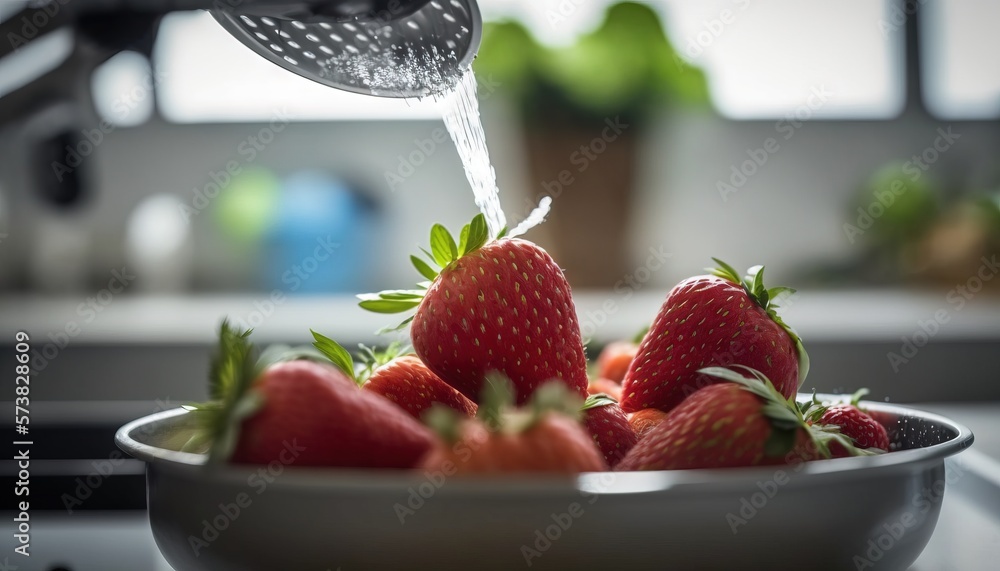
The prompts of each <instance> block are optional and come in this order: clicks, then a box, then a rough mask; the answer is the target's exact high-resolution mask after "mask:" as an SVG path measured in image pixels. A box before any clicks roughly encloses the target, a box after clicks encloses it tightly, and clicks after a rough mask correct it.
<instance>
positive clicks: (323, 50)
mask: <svg viewBox="0 0 1000 571" xmlns="http://www.w3.org/2000/svg"><path fill="white" fill-rule="evenodd" d="M319 51H321V52H323V53H325V54H326V55H328V56H332V55H333V50H331V49H330V48H328V47H326V46H320V47H319Z"/></svg>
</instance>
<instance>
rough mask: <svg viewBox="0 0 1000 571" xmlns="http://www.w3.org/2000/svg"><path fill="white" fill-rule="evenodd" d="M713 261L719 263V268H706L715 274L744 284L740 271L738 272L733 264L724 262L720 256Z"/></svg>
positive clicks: (735, 282)
mask: <svg viewBox="0 0 1000 571" xmlns="http://www.w3.org/2000/svg"><path fill="white" fill-rule="evenodd" d="M712 261H713V262H715V263H716V264H718V265H719V267H717V268H705V269H706V270H708V271H709V272H710V273H711V274H712V275H713V276H717V277H720V278H722V279H724V280H729V281H731V282H733V283H734V284H742V283H743V281H742V280H741V279H740V273H739V272H737V271H736V270H735V269H734V268H733V267H732V266H730V265H729V264H727V263H725V262H723V261H722V260H720V259H719V258H712Z"/></svg>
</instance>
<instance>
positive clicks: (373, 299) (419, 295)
mask: <svg viewBox="0 0 1000 571" xmlns="http://www.w3.org/2000/svg"><path fill="white" fill-rule="evenodd" d="M506 231H507V229H506V228H504V229H503V230H501V232H500V235H499V236H497V239H498V240H499V239H502V238H504V237H505V235H506ZM489 241H490V235H489V229H488V228H487V226H486V217H485V216H483V215H482V214H477V215H476V217H475V218H473V219H472V222H470V223H469V224H466V225H465V226H463V227H462V231H461V233H459V238H458V241H456V240H455V238H454V236H452V235H451V233H450V232H448V230H447V229H446V228H445V227H444V226H442V225H441V224H435V225H434V226H432V227H431V238H430V245H431V249H430V251H429V252H428V251H427V250H425V249H424V248H421V249H420V250H421V251H422V252H423V253H424V255H425V256H426V257H427V260H424V259H423V258H421V257H418V256H410V262H411V263H412V264H413V267H414V268H416V270H417V272H418V273H419V274H420V275H421V276H423V277H424V278H425V280H426V281H423V282H420V283H418V284H417V288H418V289H394V290H384V291H380V292H378V293H366V294H361V295H359V296H358V299H360V300H361V301H360V303H359V304H358V305H360V306H361V307H362V308H363V309H366V310H368V311H371V312H374V313H388V314H392V313H403V312H405V311H409V310H411V309H415V308H416V307H417V306H418V305H420V302H421V301H423V299H424V295H425V294H426V293H427V289H428V288H429V287H430V285H431V283H433V282H434V280H436V279H437V277H438V276H439V275H441V272H442V271H444V270H445V268H447V267H448V266H450V265H451V264H453V263H454V262H455V261H457V260H459V259H461V258H462V257H463V256H465V255H467V254H471V253H472V252H475V251H476V250H478V249H480V248H482V247H483V246H484V245H486V244H487V243H488V242H489ZM412 320H413V317H410V318H408V319H406V320H405V321H403V322H402V323H400V324H399V325H397V326H395V327H388V328H384V329H381V330H379V333H387V332H390V331H398V330H400V329H403V328H404V327H406V326H407V325H408V324H409V323H410V322H411V321H412Z"/></svg>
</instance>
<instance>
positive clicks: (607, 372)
mask: <svg viewBox="0 0 1000 571" xmlns="http://www.w3.org/2000/svg"><path fill="white" fill-rule="evenodd" d="M638 351H639V345H638V344H636V343H633V342H631V341H615V342H614V343H609V344H608V345H607V346H605V347H604V349H602V350H601V354H600V355H598V356H597V376H598V377H600V378H603V379H611V380H612V381H614V382H616V383H620V382H622V380H624V379H625V373H627V372H628V368H629V365H631V364H632V360H633V359H635V355H636V353H637V352H638Z"/></svg>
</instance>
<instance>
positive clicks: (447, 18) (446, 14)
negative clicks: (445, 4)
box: [442, 12, 455, 23]
mask: <svg viewBox="0 0 1000 571" xmlns="http://www.w3.org/2000/svg"><path fill="white" fill-rule="evenodd" d="M442 18H444V19H445V20H448V21H449V22H451V23H454V22H455V17H454V16H452V15H451V14H449V13H447V12H445V13H444V16H442Z"/></svg>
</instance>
